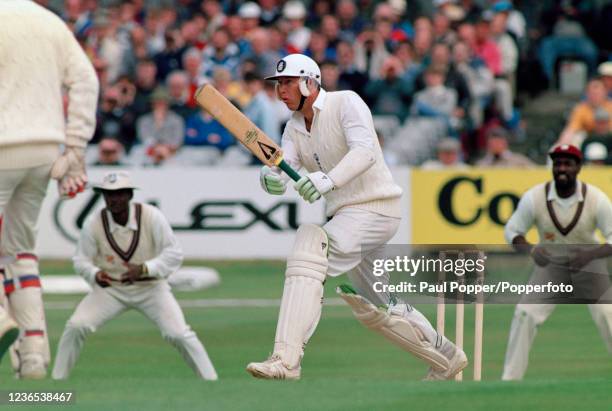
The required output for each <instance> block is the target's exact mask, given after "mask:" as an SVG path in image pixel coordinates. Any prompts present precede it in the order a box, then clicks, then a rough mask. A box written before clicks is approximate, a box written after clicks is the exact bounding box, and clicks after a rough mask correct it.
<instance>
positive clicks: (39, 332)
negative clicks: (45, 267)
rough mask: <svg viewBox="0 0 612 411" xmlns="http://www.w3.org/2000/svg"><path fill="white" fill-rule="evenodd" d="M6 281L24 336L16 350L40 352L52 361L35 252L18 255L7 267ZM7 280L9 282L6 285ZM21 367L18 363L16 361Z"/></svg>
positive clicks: (24, 352)
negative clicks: (33, 254)
mask: <svg viewBox="0 0 612 411" xmlns="http://www.w3.org/2000/svg"><path fill="white" fill-rule="evenodd" d="M6 271H7V274H8V276H7V277H8V279H7V280H6V281H5V290H7V294H8V300H9V306H10V312H11V314H12V316H13V318H14V319H15V321H17V324H19V328H20V329H21V338H20V339H19V342H18V345H17V350H18V351H19V356H21V357H24V356H26V355H28V354H40V355H42V356H43V358H44V360H45V362H46V363H49V361H50V357H51V355H50V350H49V342H48V339H47V326H46V321H45V312H44V308H43V301H42V290H41V288H40V278H39V276H38V261H37V260H36V258H35V257H33V256H29V255H28V256H27V257H25V258H19V257H18V258H17V260H16V261H15V262H13V263H11V264H9V265H8V266H7V268H6ZM7 284H9V285H10V287H9V288H7ZM13 366H16V368H18V366H17V364H15V363H14V364H13Z"/></svg>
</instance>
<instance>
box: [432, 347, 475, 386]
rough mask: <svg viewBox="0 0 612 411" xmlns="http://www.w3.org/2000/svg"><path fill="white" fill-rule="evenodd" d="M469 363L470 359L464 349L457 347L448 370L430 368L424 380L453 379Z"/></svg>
mask: <svg viewBox="0 0 612 411" xmlns="http://www.w3.org/2000/svg"><path fill="white" fill-rule="evenodd" d="M467 365H468V359H467V356H466V355H465V352H463V350H461V349H459V347H455V354H454V355H453V358H451V360H450V365H449V367H448V370H446V371H436V370H434V369H433V368H431V367H430V368H429V372H428V373H427V375H426V376H425V378H423V381H443V380H452V379H453V378H455V375H457V374H458V373H459V372H461V371H463V369H464V368H465V367H467Z"/></svg>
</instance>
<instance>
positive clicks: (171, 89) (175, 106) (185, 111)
mask: <svg viewBox="0 0 612 411" xmlns="http://www.w3.org/2000/svg"><path fill="white" fill-rule="evenodd" d="M166 87H167V88H168V94H169V96H170V110H171V111H173V112H175V113H176V114H178V115H179V116H181V117H182V118H183V120H187V118H188V117H191V116H192V115H193V114H195V113H197V112H198V109H197V108H196V107H193V106H190V105H189V99H190V90H189V77H188V76H187V73H185V72H184V71H180V70H175V71H173V72H171V73H170V74H168V78H167V79H166Z"/></svg>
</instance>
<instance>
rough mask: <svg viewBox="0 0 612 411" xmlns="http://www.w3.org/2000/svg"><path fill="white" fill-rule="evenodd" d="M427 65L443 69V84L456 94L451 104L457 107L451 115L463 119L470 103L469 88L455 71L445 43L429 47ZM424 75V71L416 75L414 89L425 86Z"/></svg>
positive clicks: (461, 76)
mask: <svg viewBox="0 0 612 411" xmlns="http://www.w3.org/2000/svg"><path fill="white" fill-rule="evenodd" d="M429 66H431V67H437V68H438V69H442V70H445V74H444V76H443V78H444V86H445V87H446V88H448V89H451V90H454V91H455V95H456V100H455V101H454V103H453V104H456V105H457V107H456V109H455V112H454V113H453V116H454V117H456V118H458V119H465V118H466V116H467V114H468V113H469V110H470V108H471V105H472V97H471V95H470V88H469V86H468V83H467V80H466V79H465V77H464V76H463V74H461V73H460V72H459V71H457V69H456V67H455V65H454V63H453V61H452V59H451V52H450V49H449V47H448V45H447V44H445V43H436V44H435V45H434V46H433V48H432V49H431V62H430V64H429ZM425 77H426V74H425V72H423V73H421V74H420V75H418V76H417V77H416V80H415V87H416V91H420V90H423V89H424V88H425V87H426V80H425Z"/></svg>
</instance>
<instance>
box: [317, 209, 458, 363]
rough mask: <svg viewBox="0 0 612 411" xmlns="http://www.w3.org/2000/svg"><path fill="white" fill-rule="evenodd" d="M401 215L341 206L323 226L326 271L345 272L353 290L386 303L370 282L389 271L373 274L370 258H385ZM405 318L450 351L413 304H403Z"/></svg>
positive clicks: (385, 279) (384, 279) (386, 280)
mask: <svg viewBox="0 0 612 411" xmlns="http://www.w3.org/2000/svg"><path fill="white" fill-rule="evenodd" d="M400 221H401V219H400V218H395V217H387V216H383V215H380V214H377V213H373V212H371V211H366V210H360V209H358V208H354V207H346V208H343V209H341V210H340V211H339V212H338V213H336V215H335V216H334V218H332V219H331V220H330V221H329V222H327V224H325V225H324V226H323V229H324V230H325V232H326V233H327V236H328V238H329V256H328V263H329V265H328V270H327V275H329V276H331V277H336V276H338V275H340V274H342V273H346V274H347V276H348V278H349V280H350V282H351V284H352V285H353V287H354V288H355V289H356V291H357V292H358V293H359V294H360V295H362V296H364V297H365V298H367V299H368V300H369V301H370V302H372V303H373V304H374V305H377V306H380V305H387V304H389V299H390V295H389V294H388V293H380V292H375V291H374V288H373V286H374V283H375V282H382V283H383V284H388V283H389V275H388V273H385V274H384V275H383V276H380V277H376V276H374V274H373V264H374V260H376V259H379V258H385V256H386V255H385V254H386V253H385V246H386V244H387V242H389V240H391V238H392V237H393V236H394V235H395V233H396V232H397V229H398V227H399V224H400ZM405 318H406V320H408V321H410V323H411V324H412V325H413V326H415V327H417V328H418V329H419V330H420V331H421V332H422V333H423V335H425V337H426V338H427V340H429V342H430V343H431V344H433V345H434V347H436V348H438V349H440V350H441V351H442V352H443V354H445V355H446V354H447V353H449V352H451V351H452V350H451V348H449V347H450V346H451V344H447V341H448V340H447V339H446V338H445V337H444V336H440V335H438V333H437V332H436V330H435V329H434V328H433V326H432V325H431V323H430V322H429V320H428V319H427V318H426V317H425V316H424V315H423V314H422V313H421V312H420V311H418V310H417V309H416V308H415V307H412V306H410V305H407V310H406V312H405Z"/></svg>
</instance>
